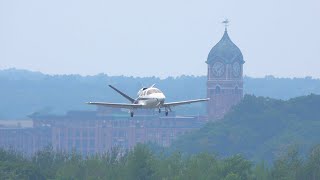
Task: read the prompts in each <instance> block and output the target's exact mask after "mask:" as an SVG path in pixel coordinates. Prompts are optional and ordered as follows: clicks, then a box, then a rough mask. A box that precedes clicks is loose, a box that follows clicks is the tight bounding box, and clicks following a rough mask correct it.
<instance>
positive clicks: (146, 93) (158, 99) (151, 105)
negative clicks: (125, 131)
mask: <svg viewBox="0 0 320 180" xmlns="http://www.w3.org/2000/svg"><path fill="white" fill-rule="evenodd" d="M154 86H155V84H153V85H152V86H150V87H149V88H142V89H140V90H139V92H138V97H137V98H136V99H133V98H131V97H130V96H128V95H126V94H125V93H123V92H121V91H120V90H118V89H116V88H115V87H113V86H111V85H109V87H111V88H112V89H113V90H115V91H117V92H118V93H119V94H121V95H122V96H123V97H125V98H126V99H128V100H129V101H130V102H131V103H130V104H129V103H107V102H87V104H91V105H98V106H106V107H113V108H125V109H129V112H130V115H131V117H133V114H134V110H135V109H139V108H144V109H159V113H161V108H164V109H165V113H166V116H168V113H169V111H172V110H171V107H173V106H179V105H183V104H191V103H196V102H202V101H208V100H209V98H207V99H195V100H188V101H178V102H170V103H165V102H164V101H165V98H166V97H165V96H164V94H163V93H162V92H161V91H160V90H159V89H157V88H155V87H154Z"/></svg>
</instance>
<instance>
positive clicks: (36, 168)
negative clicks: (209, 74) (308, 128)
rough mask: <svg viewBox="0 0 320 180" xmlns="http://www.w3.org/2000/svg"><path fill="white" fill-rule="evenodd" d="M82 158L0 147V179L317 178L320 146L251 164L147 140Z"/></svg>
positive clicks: (45, 151)
mask: <svg viewBox="0 0 320 180" xmlns="http://www.w3.org/2000/svg"><path fill="white" fill-rule="evenodd" d="M119 152H120V151H117V150H113V151H111V152H110V153H107V154H105V155H96V156H89V157H86V158H82V157H81V156H80V155H78V154H76V153H72V154H63V153H55V152H54V151H52V149H50V148H47V149H45V150H43V151H40V152H38V153H37V154H35V155H34V156H33V157H31V158H25V157H23V156H22V155H21V154H18V153H15V152H12V151H5V150H0V177H1V179H33V180H37V179H123V180H124V179H130V180H135V179H137V180H143V179H181V180H187V179H190V180H194V179H212V180H215V179H217V180H270V179H290V180H295V179H297V180H301V179H304V180H318V179H320V171H319V170H320V145H318V146H315V147H314V148H312V150H311V151H310V152H309V153H308V154H307V156H305V157H303V156H301V155H300V153H299V151H298V150H297V148H289V150H288V151H287V152H286V153H284V154H282V155H281V156H279V157H278V158H277V160H275V161H274V163H273V164H272V165H271V166H266V165H264V163H259V164H254V163H252V162H251V161H249V160H247V159H245V158H244V157H243V156H241V155H233V156H230V157H227V158H219V157H217V156H216V155H213V154H207V153H200V154H197V155H192V156H183V155H181V154H180V153H172V154H170V155H163V154H155V153H153V152H152V151H151V150H150V149H149V148H148V147H147V146H146V145H137V146H136V147H135V148H134V149H133V150H131V151H128V152H123V153H119Z"/></svg>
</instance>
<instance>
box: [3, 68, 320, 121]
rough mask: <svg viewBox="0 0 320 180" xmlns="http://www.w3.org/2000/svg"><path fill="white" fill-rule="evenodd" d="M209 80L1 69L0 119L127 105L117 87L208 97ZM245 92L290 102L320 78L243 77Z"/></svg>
mask: <svg viewBox="0 0 320 180" xmlns="http://www.w3.org/2000/svg"><path fill="white" fill-rule="evenodd" d="M206 80H207V78H206V76H180V77H168V78H165V79H160V78H157V77H125V76H108V75H107V74H97V75H95V76H80V75H46V74H42V73H40V72H31V71H27V70H17V69H7V70H0V84H1V89H0V99H1V102H0V109H1V111H0V119H17V118H25V117H27V116H28V115H30V114H32V113H35V112H38V113H53V114H63V113H65V112H66V111H69V110H94V109H95V107H93V106H88V105H86V104H84V102H87V101H110V102H126V100H125V99H124V98H123V97H121V96H119V95H118V94H116V93H115V92H114V91H113V90H112V89H110V88H108V86H107V85H108V84H113V85H115V86H117V87H118V88H119V89H121V90H124V91H125V92H126V93H128V94H129V95H130V96H133V97H135V96H136V93H137V91H138V89H140V88H141V86H142V85H143V86H150V85H152V84H154V83H156V86H157V87H159V88H160V89H161V90H162V91H163V92H165V94H166V97H167V100H168V101H179V100H186V99H197V98H204V97H206V92H207V91H206ZM244 92H245V94H254V95H256V96H264V97H271V98H277V99H289V98H293V97H296V96H302V95H308V94H310V93H315V94H320V79H313V78H311V77H305V78H276V77H273V76H266V77H264V78H252V77H244ZM174 110H175V111H177V113H178V114H181V115H198V114H205V113H206V105H205V103H199V104H192V105H187V106H183V107H176V108H174Z"/></svg>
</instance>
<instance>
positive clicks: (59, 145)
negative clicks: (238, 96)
mask: <svg viewBox="0 0 320 180" xmlns="http://www.w3.org/2000/svg"><path fill="white" fill-rule="evenodd" d="M102 110H103V109H101V108H100V109H99V110H98V111H71V112H68V113H67V114H66V115H33V116H32V117H31V118H32V120H29V121H30V122H28V124H30V125H32V126H30V125H28V127H26V126H23V125H22V126H20V125H15V126H8V125H2V126H1V122H0V148H4V149H12V150H15V151H18V152H22V153H23V154H25V155H27V156H30V155H32V154H34V153H36V152H37V151H39V150H41V149H43V148H45V147H49V146H51V147H52V148H53V150H55V151H62V152H66V153H71V152H73V151H75V152H77V153H79V154H81V155H82V156H87V155H91V154H101V153H105V152H107V151H109V150H111V149H112V148H120V149H131V148H133V147H134V146H135V145H136V144H137V143H149V142H151V143H155V144H158V145H160V146H164V147H167V146H170V145H171V143H172V142H173V140H175V139H176V138H177V137H178V136H181V135H183V134H185V133H187V132H189V131H193V130H196V129H199V128H201V127H202V126H203V125H204V124H205V122H206V117H203V116H176V115H174V114H175V113H174V112H172V113H170V116H164V115H162V114H158V113H157V112H156V113H154V112H148V111H141V112H139V111H138V112H137V113H136V116H135V117H133V118H131V117H130V116H128V114H127V113H122V114H121V113H117V112H118V111H117V110H116V109H115V111H113V110H107V111H106V110H103V111H102ZM3 122H5V123H6V121H3ZM3 122H2V123H3ZM7 122H10V121H7Z"/></svg>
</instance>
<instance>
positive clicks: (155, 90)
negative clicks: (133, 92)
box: [147, 88, 162, 95]
mask: <svg viewBox="0 0 320 180" xmlns="http://www.w3.org/2000/svg"><path fill="white" fill-rule="evenodd" d="M154 93H162V92H161V91H160V90H159V89H155V88H154V89H149V90H148V91H147V95H149V94H154Z"/></svg>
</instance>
